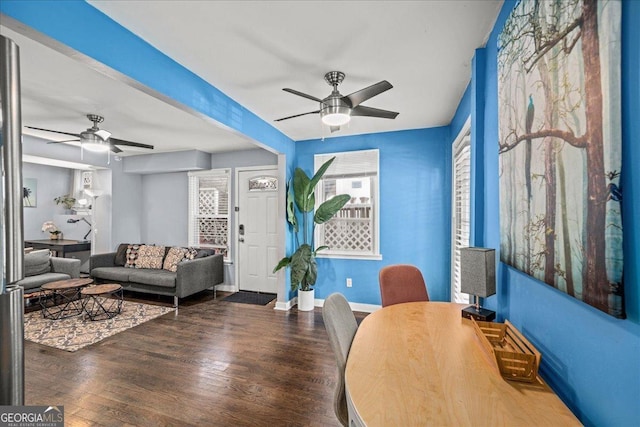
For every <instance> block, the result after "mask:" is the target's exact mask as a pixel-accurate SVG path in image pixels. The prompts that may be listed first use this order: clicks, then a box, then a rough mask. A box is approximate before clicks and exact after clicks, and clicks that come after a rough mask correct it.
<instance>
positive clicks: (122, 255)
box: [114, 243, 129, 267]
mask: <svg viewBox="0 0 640 427" xmlns="http://www.w3.org/2000/svg"><path fill="white" fill-rule="evenodd" d="M128 247H129V244H128V243H120V245H119V246H118V249H117V250H116V257H115V260H114V264H115V265H119V266H121V267H122V266H124V265H125V263H126V262H127V248H128Z"/></svg>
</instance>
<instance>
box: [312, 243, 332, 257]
mask: <svg viewBox="0 0 640 427" xmlns="http://www.w3.org/2000/svg"><path fill="white" fill-rule="evenodd" d="M325 249H329V246H327V245H322V246H320V247H319V248H316V251H315V252H314V255H315V254H317V253H318V252H320V251H324V250H325Z"/></svg>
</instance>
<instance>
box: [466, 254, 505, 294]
mask: <svg viewBox="0 0 640 427" xmlns="http://www.w3.org/2000/svg"><path fill="white" fill-rule="evenodd" d="M460 266H461V273H462V274H461V275H460V288H461V290H462V292H464V293H467V294H471V295H476V296H479V297H482V298H486V297H488V296H491V295H493V294H495V293H496V251H495V249H487V248H462V249H460Z"/></svg>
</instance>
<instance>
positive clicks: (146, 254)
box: [136, 245, 164, 268]
mask: <svg viewBox="0 0 640 427" xmlns="http://www.w3.org/2000/svg"><path fill="white" fill-rule="evenodd" d="M163 258H164V246H151V245H142V246H140V249H139V250H138V258H136V268H162V259H163Z"/></svg>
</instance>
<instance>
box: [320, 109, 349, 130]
mask: <svg viewBox="0 0 640 427" xmlns="http://www.w3.org/2000/svg"><path fill="white" fill-rule="evenodd" d="M320 117H322V123H324V124H325V125H327V126H342V125H346V124H347V123H349V121H350V120H351V108H349V107H343V106H330V107H325V108H323V109H322V111H320Z"/></svg>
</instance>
